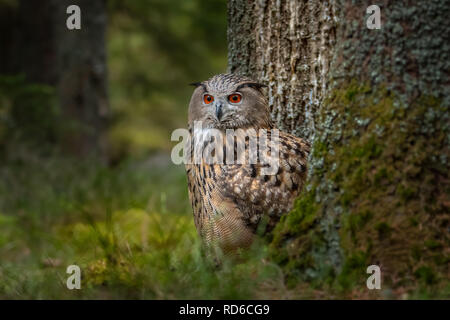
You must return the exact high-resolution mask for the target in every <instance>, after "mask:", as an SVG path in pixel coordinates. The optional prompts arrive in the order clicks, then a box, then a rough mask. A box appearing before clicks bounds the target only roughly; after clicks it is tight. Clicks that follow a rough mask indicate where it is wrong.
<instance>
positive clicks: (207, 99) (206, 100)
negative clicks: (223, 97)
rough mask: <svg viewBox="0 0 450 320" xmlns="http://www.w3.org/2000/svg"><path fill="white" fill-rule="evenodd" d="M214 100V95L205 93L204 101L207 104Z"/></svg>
mask: <svg viewBox="0 0 450 320" xmlns="http://www.w3.org/2000/svg"><path fill="white" fill-rule="evenodd" d="M213 101H214V97H213V96H212V95H209V94H205V95H204V96H203V102H204V103H205V104H210V103H211V102H213Z"/></svg>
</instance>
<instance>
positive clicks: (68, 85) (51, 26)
mask: <svg viewBox="0 0 450 320" xmlns="http://www.w3.org/2000/svg"><path fill="white" fill-rule="evenodd" d="M72 4H74V5H78V6H79V7H80V8H81V30H69V29H68V28H67V26H66V20H67V18H68V17H69V14H67V13H66V10H67V7H68V6H70V5H72ZM15 14H16V15H17V17H16V18H15V23H11V24H10V30H9V32H8V31H6V30H5V29H2V30H5V32H8V33H10V34H13V35H14V37H13V38H14V40H13V41H9V43H7V44H6V46H5V48H7V50H5V53H4V54H5V55H7V57H8V59H6V60H3V59H2V64H1V67H0V72H3V73H9V74H18V73H22V74H25V75H26V78H27V81H29V82H32V83H43V84H48V85H51V86H53V87H54V88H55V89H56V97H57V102H58V105H59V106H60V110H61V115H62V118H61V122H62V126H63V127H64V131H63V132H64V137H63V138H62V147H63V149H65V150H67V151H69V152H70V153H72V154H75V155H78V156H88V155H94V156H99V155H102V154H103V153H104V149H105V145H104V141H103V138H102V133H103V129H104V127H105V124H106V117H107V113H108V90H107V87H108V86H107V66H106V62H107V61H106V43H105V41H106V39H105V34H106V1H104V0H98V1H89V0H74V1H69V0H42V1H32V0H21V1H20V2H19V6H18V8H17V10H16V11H15ZM2 45H5V44H3V43H2Z"/></svg>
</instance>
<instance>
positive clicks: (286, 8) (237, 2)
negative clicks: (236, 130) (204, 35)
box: [228, 0, 336, 139]
mask: <svg viewBox="0 0 450 320" xmlns="http://www.w3.org/2000/svg"><path fill="white" fill-rule="evenodd" d="M228 9H229V13H228V16H229V29H228V41H229V56H228V64H229V71H231V72H234V73H241V74H246V75H251V76H252V77H254V78H256V79H257V80H259V81H261V82H263V83H266V84H267V85H268V86H269V89H268V94H269V97H270V101H269V103H270V108H271V110H272V116H273V120H274V121H275V123H276V124H277V125H278V126H279V127H280V129H283V130H286V131H289V132H291V133H294V134H297V135H299V136H302V137H305V138H309V139H311V138H312V137H313V135H314V132H315V130H314V127H315V125H314V124H315V119H314V115H315V114H316V111H317V109H318V107H319V104H320V101H321V100H322V98H323V95H324V92H325V90H326V87H327V79H326V75H327V73H328V69H329V65H330V58H331V53H332V50H331V49H332V48H333V47H334V44H335V38H336V36H335V29H336V28H335V25H336V12H335V5H334V4H333V3H332V2H325V1H306V0H301V1H300V0H293V1H245V0H244V1H243V0H230V2H229V7H228Z"/></svg>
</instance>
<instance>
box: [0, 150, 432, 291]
mask: <svg viewBox="0 0 450 320" xmlns="http://www.w3.org/2000/svg"><path fill="white" fill-rule="evenodd" d="M23 159H26V161H24V160H23ZM0 194H1V197H0V299H330V298H331V299H333V298H334V299H335V298H362V299H367V298H392V292H390V291H389V290H387V291H382V292H381V293H376V294H369V293H368V290H353V291H351V292H339V291H336V290H327V289H324V288H321V289H317V288H314V287H311V286H310V285H308V284H299V285H297V286H296V287H294V288H287V287H286V285H285V277H284V274H283V270H282V268H280V267H279V266H278V265H277V264H275V263H273V262H271V260H270V257H269V255H268V248H267V245H266V244H264V243H263V241H261V242H257V243H256V244H255V246H254V247H253V248H252V249H251V250H250V251H249V252H246V253H245V254H244V255H243V256H242V257H241V259H239V260H238V261H236V260H235V261H229V260H224V261H223V263H222V264H221V266H220V267H217V266H215V265H214V264H211V263H209V262H208V261H207V259H205V257H204V255H203V254H202V249H201V244H200V240H199V237H198V236H197V233H196V230H195V226H194V223H193V219H192V213H191V208H190V205H189V201H188V196H187V188H186V178H185V173H184V168H183V167H181V166H177V167H176V166H173V165H172V164H171V162H170V158H169V157H168V156H165V155H160V156H156V157H152V160H149V161H141V162H135V161H129V162H126V163H124V164H122V165H120V166H117V167H114V168H110V167H106V166H103V165H100V164H95V165H93V162H89V161H84V162H79V161H78V162H75V161H73V160H65V159H60V158H54V159H53V158H52V157H49V158H48V159H45V161H43V159H39V158H33V157H30V156H29V155H26V157H20V156H19V157H17V158H16V159H13V160H11V161H10V163H8V165H7V166H2V167H0ZM69 265H78V266H79V267H80V268H81V275H82V281H81V289H80V290H69V289H68V288H67V286H66V281H67V278H68V277H69V276H70V275H69V274H67V273H66V269H67V267H68V266H69ZM417 297H418V298H427V296H426V295H425V296H423V295H419V296H417ZM396 298H415V297H414V296H413V297H409V296H401V295H399V296H396Z"/></svg>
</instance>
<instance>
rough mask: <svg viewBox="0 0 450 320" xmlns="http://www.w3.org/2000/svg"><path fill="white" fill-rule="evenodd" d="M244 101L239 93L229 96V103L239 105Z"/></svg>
mask: <svg viewBox="0 0 450 320" xmlns="http://www.w3.org/2000/svg"><path fill="white" fill-rule="evenodd" d="M241 100H242V96H241V95H240V94H239V93H234V94H230V95H229V96H228V101H230V102H231V103H239V102H241Z"/></svg>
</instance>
